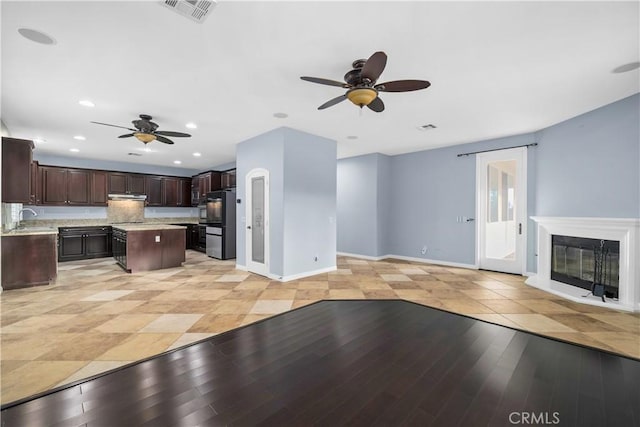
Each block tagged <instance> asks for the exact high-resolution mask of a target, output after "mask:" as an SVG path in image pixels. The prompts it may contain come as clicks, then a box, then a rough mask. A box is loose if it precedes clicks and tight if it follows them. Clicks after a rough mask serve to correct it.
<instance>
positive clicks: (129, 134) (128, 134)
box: [118, 133, 134, 138]
mask: <svg viewBox="0 0 640 427" xmlns="http://www.w3.org/2000/svg"><path fill="white" fill-rule="evenodd" d="M131 136H134V134H132V133H125V134H124V135H120V136H119V137H118V138H129V137H131Z"/></svg>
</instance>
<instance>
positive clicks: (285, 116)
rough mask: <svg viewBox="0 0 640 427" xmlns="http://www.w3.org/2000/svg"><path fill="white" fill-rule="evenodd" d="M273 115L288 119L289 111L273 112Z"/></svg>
mask: <svg viewBox="0 0 640 427" xmlns="http://www.w3.org/2000/svg"><path fill="white" fill-rule="evenodd" d="M273 117H276V118H278V119H286V118H287V117H289V115H288V114H287V113H273Z"/></svg>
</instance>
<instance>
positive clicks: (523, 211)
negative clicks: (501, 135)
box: [476, 147, 527, 274]
mask: <svg viewBox="0 0 640 427" xmlns="http://www.w3.org/2000/svg"><path fill="white" fill-rule="evenodd" d="M526 165H527V149H526V148H525V147H520V148H511V149H507V150H499V151H493V152H489V153H479V154H477V156H476V196H477V199H476V202H477V203H476V206H477V213H476V215H477V216H476V218H477V220H478V221H477V227H478V229H477V235H478V240H477V241H478V248H477V254H478V265H479V267H480V268H481V269H484V270H494V271H501V272H505V273H515V274H523V273H524V272H525V270H526V236H527V233H526V224H527V170H526Z"/></svg>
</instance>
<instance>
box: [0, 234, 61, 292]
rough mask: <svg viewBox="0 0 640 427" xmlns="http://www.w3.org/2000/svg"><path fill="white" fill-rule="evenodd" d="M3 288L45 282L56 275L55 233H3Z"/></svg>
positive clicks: (14, 287)
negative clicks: (23, 234) (13, 234)
mask: <svg viewBox="0 0 640 427" xmlns="http://www.w3.org/2000/svg"><path fill="white" fill-rule="evenodd" d="M1 240H2V288H3V289H4V290H8V289H18V288H25V287H29V286H37V285H48V284H49V283H50V282H51V281H52V280H55V278H56V276H57V275H58V265H57V263H56V235H55V234H42V235H27V236H3V237H2V239H1Z"/></svg>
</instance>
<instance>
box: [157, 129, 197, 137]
mask: <svg viewBox="0 0 640 427" xmlns="http://www.w3.org/2000/svg"><path fill="white" fill-rule="evenodd" d="M154 134H156V135H164V136H175V137H178V138H189V137H190V136H191V135H189V134H188V133H183V132H173V131H170V130H157V131H155V132H154Z"/></svg>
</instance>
